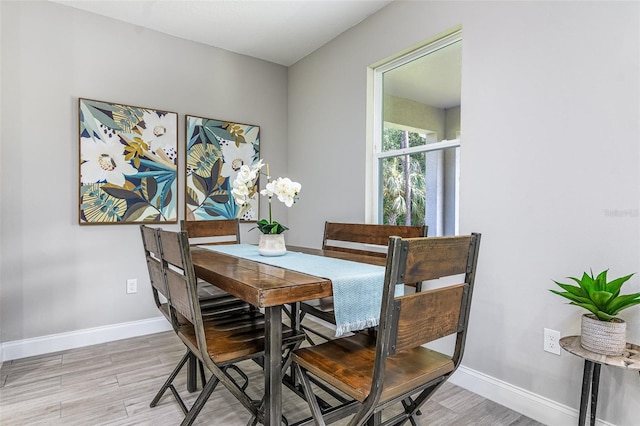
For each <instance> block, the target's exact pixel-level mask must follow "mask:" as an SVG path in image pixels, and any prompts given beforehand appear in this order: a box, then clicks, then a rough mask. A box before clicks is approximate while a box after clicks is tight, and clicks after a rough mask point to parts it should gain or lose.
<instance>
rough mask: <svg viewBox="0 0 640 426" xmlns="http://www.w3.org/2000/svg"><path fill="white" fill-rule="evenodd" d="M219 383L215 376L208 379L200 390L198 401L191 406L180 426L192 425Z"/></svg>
mask: <svg viewBox="0 0 640 426" xmlns="http://www.w3.org/2000/svg"><path fill="white" fill-rule="evenodd" d="M219 382H220V380H218V378H217V377H215V376H213V377H211V379H209V381H208V382H207V384H206V385H205V386H204V388H202V392H200V395H198V399H196V401H195V402H194V403H193V405H192V406H191V409H190V410H189V412H188V413H187V415H186V416H185V418H184V420H182V423H180V425H181V426H190V425H192V424H193V422H194V421H195V420H196V417H197V416H198V414H200V411H202V409H203V408H204V404H205V403H206V402H207V401H208V400H209V397H210V396H211V394H212V393H213V391H214V390H215V389H216V386H217V385H218V383H219Z"/></svg>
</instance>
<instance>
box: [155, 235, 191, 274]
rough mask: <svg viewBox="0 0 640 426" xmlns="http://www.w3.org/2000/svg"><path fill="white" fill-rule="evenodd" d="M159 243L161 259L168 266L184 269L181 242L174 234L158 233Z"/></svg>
mask: <svg viewBox="0 0 640 426" xmlns="http://www.w3.org/2000/svg"><path fill="white" fill-rule="evenodd" d="M159 235H160V242H161V244H162V258H163V259H164V260H165V261H166V262H168V263H169V264H171V265H173V266H175V267H177V268H180V269H184V266H185V265H184V259H183V258H182V251H181V250H182V247H181V244H182V241H181V239H180V238H177V237H176V233H175V232H169V231H160V233H159Z"/></svg>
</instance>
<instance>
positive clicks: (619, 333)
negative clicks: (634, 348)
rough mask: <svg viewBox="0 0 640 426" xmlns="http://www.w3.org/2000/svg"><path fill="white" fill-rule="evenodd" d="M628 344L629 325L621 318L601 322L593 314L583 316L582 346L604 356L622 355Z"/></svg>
mask: <svg viewBox="0 0 640 426" xmlns="http://www.w3.org/2000/svg"><path fill="white" fill-rule="evenodd" d="M626 344H627V323H626V322H624V321H623V320H621V319H619V318H615V319H614V320H613V321H612V322H609V321H600V320H598V318H597V317H596V316H595V315H593V314H584V315H583V316H582V336H581V338H580V345H581V346H582V347H583V348H584V349H586V350H588V351H591V352H596V353H599V354H602V355H622V352H623V351H624V348H625V346H626Z"/></svg>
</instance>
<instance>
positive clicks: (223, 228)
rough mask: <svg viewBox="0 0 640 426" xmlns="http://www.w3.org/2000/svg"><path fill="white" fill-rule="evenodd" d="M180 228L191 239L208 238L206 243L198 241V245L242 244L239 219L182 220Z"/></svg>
mask: <svg viewBox="0 0 640 426" xmlns="http://www.w3.org/2000/svg"><path fill="white" fill-rule="evenodd" d="M180 228H181V230H183V231H187V234H189V239H196V238H202V239H204V238H207V240H205V241H198V244H221V243H227V244H229V243H239V242H240V222H239V220H238V219H221V220H198V221H193V220H181V221H180Z"/></svg>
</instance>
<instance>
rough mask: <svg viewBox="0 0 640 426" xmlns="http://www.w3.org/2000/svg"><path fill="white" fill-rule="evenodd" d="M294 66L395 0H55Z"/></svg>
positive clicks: (182, 36) (166, 32) (145, 26)
mask: <svg viewBox="0 0 640 426" xmlns="http://www.w3.org/2000/svg"><path fill="white" fill-rule="evenodd" d="M50 1H53V2H55V3H60V4H64V5H67V6H71V7H75V8H78V9H82V10H85V11H88V12H92V13H96V14H98V15H103V16H107V17H110V18H114V19H118V20H120V21H124V22H128V23H131V24H135V25H138V26H141V27H144V28H149V29H153V30H156V31H160V32H162V33H165V34H170V35H173V36H176V37H180V38H184V39H187V40H192V41H197V42H200V43H204V44H208V45H211V46H216V47H219V48H222V49H225V50H230V51H232V52H236V53H241V54H243V55H248V56H252V57H254V58H260V59H264V60H266V61H270V62H275V63H277V64H281V65H285V66H289V65H291V64H294V63H295V62H297V61H298V60H300V59H302V58H304V57H305V56H307V55H308V54H309V53H311V52H313V51H314V50H316V49H318V48H319V47H320V46H322V45H324V44H326V43H327V42H329V41H331V40H332V39H334V38H335V37H336V36H338V35H339V34H341V33H343V32H344V31H346V30H348V29H349V28H351V27H353V26H354V25H356V24H358V23H359V22H361V21H363V20H364V19H366V18H367V17H368V16H369V15H372V14H374V13H375V12H377V11H378V10H380V9H381V8H383V7H384V6H386V5H387V4H389V3H391V2H392V1H393V0H253V1H245V0H200V1H194V0H130V1H122V0H91V1H83V0H50Z"/></svg>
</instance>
